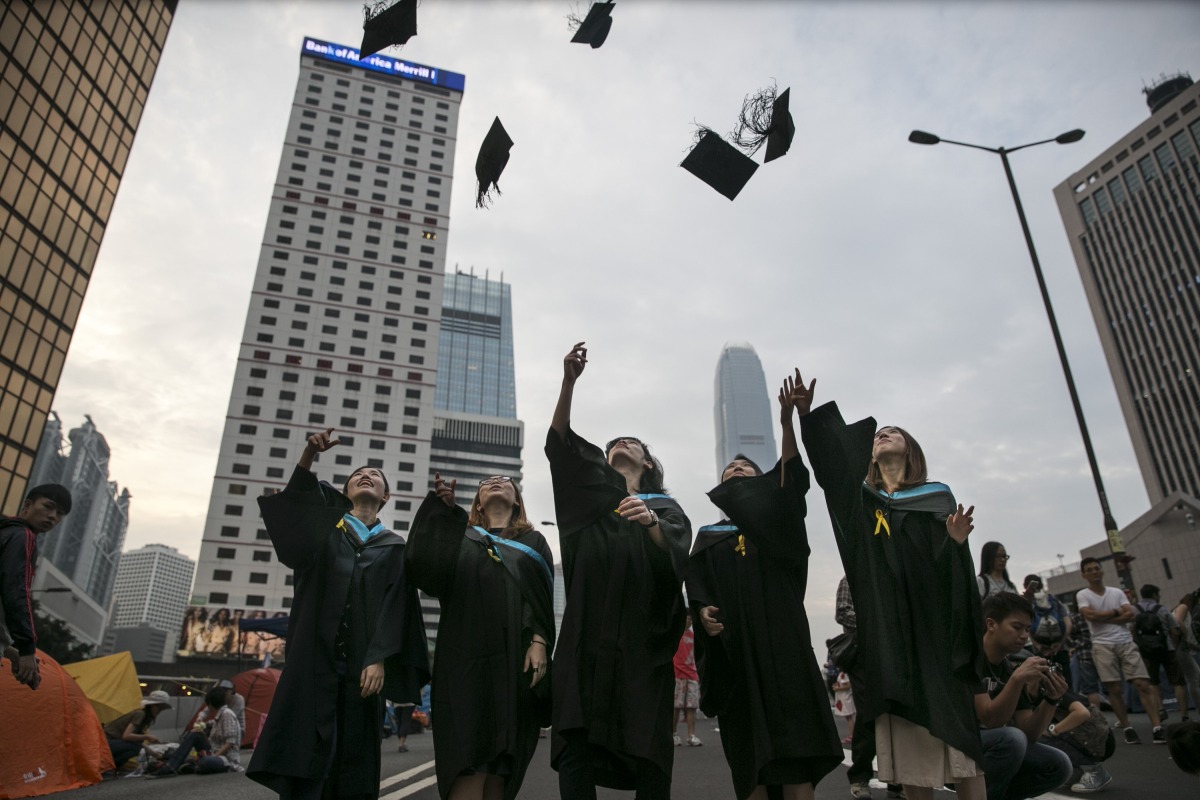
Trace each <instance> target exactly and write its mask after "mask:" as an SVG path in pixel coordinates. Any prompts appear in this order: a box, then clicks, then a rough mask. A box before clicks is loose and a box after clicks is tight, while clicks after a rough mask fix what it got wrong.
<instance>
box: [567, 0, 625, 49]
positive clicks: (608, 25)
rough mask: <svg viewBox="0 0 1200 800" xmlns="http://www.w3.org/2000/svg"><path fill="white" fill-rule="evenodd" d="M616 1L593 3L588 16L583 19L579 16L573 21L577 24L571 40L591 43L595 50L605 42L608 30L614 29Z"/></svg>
mask: <svg viewBox="0 0 1200 800" xmlns="http://www.w3.org/2000/svg"><path fill="white" fill-rule="evenodd" d="M613 5H615V3H592V6H591V8H589V9H588V13H587V16H586V17H584V18H583V20H582V21H580V19H579V18H578V17H575V18H573V19H572V20H571V21H572V23H573V24H575V25H577V26H578V27H577V29H576V31H575V35H574V36H573V37H571V41H572V42H574V43H575V44H590V45H591V46H592V49H593V50H595V49H596V48H597V47H599V46H600V45H602V44H604V40H605V39H607V38H608V32H609V31H610V30H612V10H613Z"/></svg>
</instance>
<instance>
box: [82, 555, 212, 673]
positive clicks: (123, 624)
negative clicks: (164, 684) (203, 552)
mask: <svg viewBox="0 0 1200 800" xmlns="http://www.w3.org/2000/svg"><path fill="white" fill-rule="evenodd" d="M195 571H196V562H194V561H192V559H190V558H188V557H187V556H185V555H184V554H183V553H180V552H179V551H178V550H176V549H175V548H174V547H168V546H166V545H163V544H148V545H146V546H145V547H141V548H138V549H137V550H130V551H129V552H126V553H122V554H121V562H120V564H119V565H118V567H117V578H116V582H115V584H114V585H113V596H112V604H111V606H110V607H109V620H108V630H107V632H106V633H105V637H104V650H105V652H107V653H113V652H117V651H118V650H130V651H131V652H133V658H134V660H135V661H173V660H174V656H175V643H176V641H177V640H178V639H179V631H180V628H181V626H182V625H183V612H184V609H185V608H186V607H187V604H188V597H189V594H190V591H191V588H192V577H193V575H194V573H195ZM168 645H169V646H168Z"/></svg>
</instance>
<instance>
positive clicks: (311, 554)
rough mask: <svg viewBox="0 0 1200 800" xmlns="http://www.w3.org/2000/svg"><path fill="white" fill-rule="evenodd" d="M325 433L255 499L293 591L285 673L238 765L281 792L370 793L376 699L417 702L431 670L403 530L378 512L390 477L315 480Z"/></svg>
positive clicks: (302, 798)
mask: <svg viewBox="0 0 1200 800" xmlns="http://www.w3.org/2000/svg"><path fill="white" fill-rule="evenodd" d="M332 433H333V429H332V428H329V429H328V430H326V431H324V432H323V433H316V434H313V435H312V436H310V437H309V438H308V443H307V444H306V446H305V448H304V452H303V454H302V455H301V456H300V461H299V463H298V464H297V465H296V469H295V471H294V472H293V473H292V477H291V480H289V481H288V485H287V487H286V488H285V489H284V490H283V491H281V492H279V493H277V494H274V495H271V496H269V497H262V498H259V501H258V504H259V507H260V508H261V509H262V515H263V522H264V523H265V524H266V527H267V532H268V533H269V534H270V535H271V544H272V545H274V547H275V553H276V555H277V556H278V557H279V560H280V561H281V562H283V563H284V564H285V565H286V566H288V567H290V568H291V569H292V570H294V571H295V577H296V584H295V589H296V594H295V599H294V600H293V602H292V612H291V615H290V617H289V619H288V632H287V660H286V662H285V666H284V669H283V675H282V676H281V677H280V679H279V686H278V687H277V688H276V690H275V697H274V699H273V700H272V701H271V710H270V713H269V714H268V715H267V721H266V723H265V724H264V726H263V731H262V734H261V736H260V738H259V741H258V745H257V746H256V747H255V748H254V756H253V757H252V758H251V760H250V766H249V768H248V769H247V770H246V774H247V776H249V777H250V778H253V779H254V780H256V781H258V782H259V783H262V784H264V785H265V786H268V787H270V788H271V789H273V790H274V791H275V792H277V793H278V794H279V795H280V796H281V797H282V798H284V800H318V798H323V799H324V800H344V799H348V798H356V799H361V798H366V799H367V800H370V799H371V798H377V797H378V796H379V766H380V740H381V729H382V720H383V700H384V698H385V697H386V698H387V699H389V700H392V701H393V702H396V703H413V702H416V701H418V700H419V699H420V695H421V686H422V685H424V684H425V682H426V681H427V680H428V679H429V654H428V651H427V645H426V642H425V627H424V625H423V623H422V621H421V608H420V605H419V603H418V600H417V590H416V587H414V586H413V585H412V584H411V583H409V582H407V581H406V580H405V576H404V539H402V538H401V537H400V536H399V535H397V534H395V533H393V532H392V531H390V530H388V529H387V528H385V527H384V525H383V523H382V522H381V521H380V520H379V518H378V514H379V511H380V510H381V509H382V508H383V507H384V505H386V504H387V501H388V498H389V497H390V495H389V493H388V483H387V478H386V477H384V475H383V473H382V472H381V471H380V470H378V469H375V468H374V467H360V468H359V469H357V470H355V471H354V472H353V473H352V474H351V476H350V479H349V480H348V481H347V482H346V486H345V487H344V488H343V490H342V491H340V492H339V491H338V490H337V489H335V488H333V487H332V486H330V485H329V484H327V483H323V482H319V481H318V480H317V477H316V475H314V474H313V473H312V464H313V459H314V457H315V456H316V455H317V454H318V453H322V452H325V451H326V450H328V449H329V448H331V447H335V446H336V445H337V444H339V441H338V440H337V439H333V438H331V434H332Z"/></svg>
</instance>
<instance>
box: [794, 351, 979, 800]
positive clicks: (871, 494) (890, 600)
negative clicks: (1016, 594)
mask: <svg viewBox="0 0 1200 800" xmlns="http://www.w3.org/2000/svg"><path fill="white" fill-rule="evenodd" d="M796 383H797V392H796V394H795V407H796V411H797V413H798V414H799V415H800V430H801V434H802V437H803V440H804V447H805V450H807V452H808V457H809V463H811V464H812V468H813V474H814V476H815V477H816V479H817V483H818V484H819V485H820V486H821V488H822V489H823V490H824V492H825V502H826V505H827V506H828V508H829V512H830V517H831V518H832V520H833V523H834V534H835V538H836V539H837V545H838V550H839V551H840V552H841V556H842V564H843V566H845V568H846V578H847V580H848V582H849V584H850V591H851V593H852V594H853V596H854V607H855V611H856V612H857V622H858V627H857V636H858V656H857V660H858V670H859V672H860V673H861V674H862V677H863V691H861V692H858V693H856V695H855V698H854V700H855V706H856V709H857V711H858V724H862V723H863V722H867V721H870V720H874V721H875V745H876V753H877V759H878V765H879V767H878V769H879V780H881V781H885V782H890V783H900V784H903V785H904V790H905V793H906V795H907V797H908V798H909V800H932V797H933V790H934V788H940V787H942V786H944V785H945V784H947V783H953V784H954V785H955V788H956V790H957V792H958V795H959V796H960V797H964V798H970V799H971V800H983V798H984V796H985V794H986V789H985V786H984V779H983V772H982V770H981V769H980V768H979V767H978V766H977V764H978V762H979V760H980V758H981V757H982V754H983V747H982V744H981V742H980V736H979V723H978V721H977V719H976V717H975V709H974V698H973V696H972V693H973V691H974V688H975V687H976V686H977V685H978V684H979V681H980V680H981V678H980V676H981V674H982V672H981V671H982V666H983V665H982V659H983V656H982V647H981V643H980V631H981V630H982V629H983V615H982V612H981V608H980V602H979V593H978V592H977V591H976V586H975V582H974V581H973V580H972V578H973V577H974V572H975V570H974V567H973V565H972V562H971V553H970V550H969V549H968V547H967V536H968V535H969V534H970V532H971V530H972V529H973V527H974V524H973V521H972V515H973V513H974V510H975V509H974V506H972V507H971V508H968V509H965V510H964V509H963V507H962V505H961V504H958V503H956V502H955V500H954V496H953V494H951V492H950V488H949V487H948V486H946V485H945V484H941V483H934V482H931V481H929V478H928V468H927V467H926V463H925V455H924V453H923V452H922V451H921V447H920V445H919V444H917V441H916V440H915V439H914V438H913V437H912V436H911V435H909V434H908V433H907V432H906V431H904V430H903V429H901V428H897V427H895V426H884V427H882V428H880V427H877V426H876V424H875V420H874V419H871V418H869V417H868V418H867V419H864V420H861V421H859V422H856V423H854V424H852V425H847V424H846V423H845V422H844V421H843V420H842V416H841V413H840V412H839V411H838V408H837V404H836V403H826V404H825V405H823V406H821V407H820V408H817V409H812V398H813V393H814V389H815V386H816V381H815V380H814V381H813V382H812V383H811V384H810V385H809V386H807V387H805V386H804V384H803V381H802V380H801V378H800V375H799V373H797V375H796ZM810 409H812V410H811V412H810ZM864 476H865V478H866V479H865V480H864Z"/></svg>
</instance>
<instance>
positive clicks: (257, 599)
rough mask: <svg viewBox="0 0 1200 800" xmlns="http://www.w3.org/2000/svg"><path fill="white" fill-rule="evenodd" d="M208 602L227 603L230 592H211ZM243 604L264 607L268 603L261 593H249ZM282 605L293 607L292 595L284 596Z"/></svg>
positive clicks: (214, 603)
mask: <svg viewBox="0 0 1200 800" xmlns="http://www.w3.org/2000/svg"><path fill="white" fill-rule="evenodd" d="M208 602H209V603H211V604H212V605H217V606H219V605H225V604H227V603H228V602H229V593H228V592H210V593H209V595H208ZM243 605H245V606H247V607H262V606H265V605H266V598H265V597H264V596H263V595H261V594H248V595H246V602H245V603H244V604H243ZM280 605H281V606H282V607H283V608H291V607H292V598H290V597H285V598H283V600H282V601H281V602H280Z"/></svg>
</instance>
